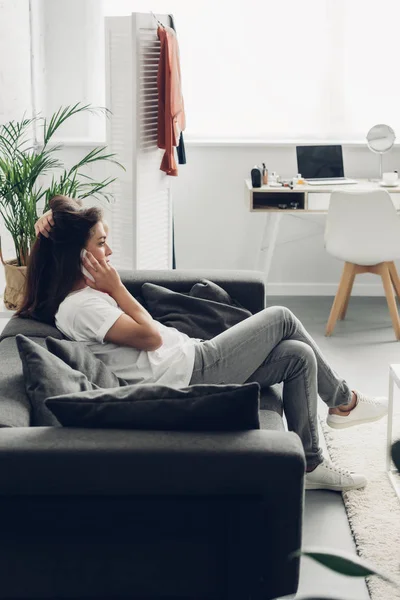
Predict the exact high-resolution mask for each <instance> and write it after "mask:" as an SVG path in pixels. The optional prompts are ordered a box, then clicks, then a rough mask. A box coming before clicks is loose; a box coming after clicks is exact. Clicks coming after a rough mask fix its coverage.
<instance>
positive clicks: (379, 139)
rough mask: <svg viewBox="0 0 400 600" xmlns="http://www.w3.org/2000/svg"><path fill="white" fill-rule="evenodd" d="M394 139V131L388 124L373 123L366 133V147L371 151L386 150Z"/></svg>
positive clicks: (390, 146)
mask: <svg viewBox="0 0 400 600" xmlns="http://www.w3.org/2000/svg"><path fill="white" fill-rule="evenodd" d="M395 139H396V136H395V134H394V131H393V129H392V128H391V127H389V125H374V126H373V127H372V128H371V129H370V130H369V131H368V133H367V142H368V147H369V149H370V150H372V152H379V153H381V152H387V151H388V150H390V148H392V146H393V144H394V141H395Z"/></svg>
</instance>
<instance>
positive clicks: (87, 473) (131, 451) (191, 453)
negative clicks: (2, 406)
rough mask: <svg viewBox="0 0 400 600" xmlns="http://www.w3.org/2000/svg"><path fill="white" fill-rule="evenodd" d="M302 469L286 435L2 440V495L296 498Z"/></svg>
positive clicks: (83, 435) (36, 435)
mask: <svg viewBox="0 0 400 600" xmlns="http://www.w3.org/2000/svg"><path fill="white" fill-rule="evenodd" d="M304 469H305V459H304V451H303V447H302V444H301V441H300V438H299V437H298V436H297V435H296V434H295V433H291V432H286V431H285V432H282V431H270V430H268V431H266V430H251V431H240V432H183V431H182V432H181V431H135V430H116V429H81V428H69V427H66V428H63V427H16V428H10V429H3V430H2V433H1V436H0V475H1V481H2V484H1V491H0V494H1V495H10V494H17V495H22V494H28V495H31V494H33V495H36V494H50V495H52V494H55V495H58V494H64V495H65V494H67V495H74V494H83V495H91V494H99V495H102V494H110V493H111V494H113V495H125V494H133V495H138V494H139V495H143V494H156V495H164V494H166V495H169V494H183V495H186V494H188V495H192V494H199V495H204V494H206V495H207V494H211V495H218V494H239V495H242V494H245V495H247V494H258V495H261V496H263V495H265V494H268V493H271V490H280V491H279V494H280V495H281V494H282V493H283V492H282V490H286V491H285V493H294V492H296V490H297V493H298V490H299V489H301V488H302V485H303V476H304ZM274 493H275V492H274Z"/></svg>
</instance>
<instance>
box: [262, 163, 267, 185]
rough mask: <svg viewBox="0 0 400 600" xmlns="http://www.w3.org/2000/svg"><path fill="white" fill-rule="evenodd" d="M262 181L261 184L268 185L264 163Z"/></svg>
mask: <svg viewBox="0 0 400 600" xmlns="http://www.w3.org/2000/svg"><path fill="white" fill-rule="evenodd" d="M262 182H263V185H268V169H267V167H266V166H265V163H263V170H262Z"/></svg>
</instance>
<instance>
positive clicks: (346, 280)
mask: <svg viewBox="0 0 400 600" xmlns="http://www.w3.org/2000/svg"><path fill="white" fill-rule="evenodd" d="M354 272H355V266H354V265H353V264H352V263H348V262H346V263H345V264H344V267H343V272H342V277H341V278H340V283H339V287H338V291H337V292H336V296H335V299H334V301H333V304H332V308H331V312H330V315H329V319H328V323H327V325H326V329H325V335H327V336H329V335H332V332H333V330H334V329H335V325H336V321H337V319H338V317H339V315H340V313H341V311H342V309H343V307H344V304H345V302H346V297H347V296H346V295H347V291H348V289H349V287H350V281H351V278H352V276H353V273H354Z"/></svg>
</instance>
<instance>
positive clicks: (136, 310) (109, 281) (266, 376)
mask: <svg viewBox="0 0 400 600" xmlns="http://www.w3.org/2000/svg"><path fill="white" fill-rule="evenodd" d="M50 206H51V211H49V212H48V213H46V214H45V215H43V217H41V218H40V219H39V220H38V222H37V224H36V233H37V236H38V238H37V240H36V242H35V244H34V247H33V249H32V253H31V259H30V264H29V268H28V274H27V290H26V297H25V302H24V304H23V306H22V308H21V309H20V310H19V315H20V316H22V317H34V318H37V319H39V320H42V321H46V322H48V323H53V324H55V325H56V326H57V327H58V329H59V330H60V331H61V332H62V333H64V335H66V336H67V337H68V338H70V339H71V340H76V341H83V342H86V343H87V344H88V346H89V347H90V349H91V350H92V351H93V352H94V354H95V355H96V356H98V358H100V359H101V360H103V361H104V362H105V363H106V364H107V365H108V366H109V367H110V368H111V369H112V370H113V371H114V372H115V373H116V374H117V375H118V376H120V377H123V378H124V379H126V380H127V381H128V382H129V383H140V382H158V383H160V384H165V385H170V386H174V387H184V386H187V385H190V384H199V383H213V384H223V383H244V382H247V381H258V382H259V383H260V385H261V386H270V385H273V384H275V383H278V382H283V407H284V412H285V416H286V420H287V423H288V427H289V429H290V430H292V431H295V432H296V433H297V434H298V435H299V437H300V439H301V440H302V443H303V446H304V451H305V456H306V461H307V473H306V483H305V485H306V489H331V490H337V491H343V490H349V489H354V488H360V487H363V486H364V485H365V484H366V479H365V477H364V476H363V475H360V474H355V473H350V472H348V471H345V470H343V469H341V468H339V467H337V466H335V465H333V464H332V463H331V462H330V461H329V460H327V459H325V458H323V456H322V452H321V449H320V446H319V441H318V421H317V401H318V394H319V395H320V397H321V398H322V400H323V401H324V402H325V403H326V404H327V405H328V407H329V414H328V417H327V423H328V424H329V425H330V426H331V427H335V428H344V427H351V426H353V425H360V424H362V423H366V422H370V421H375V420H378V419H380V418H382V417H383V416H384V415H385V414H386V413H387V402H386V400H385V399H383V398H382V399H379V398H369V397H367V396H365V395H363V394H361V393H360V392H358V391H355V390H351V389H350V388H349V386H348V384H347V383H346V382H345V381H344V379H342V378H341V377H339V376H338V375H337V374H336V373H335V372H334V371H333V370H332V369H331V367H330V366H329V364H328V363H327V362H326V360H325V359H324V357H323V356H322V354H321V352H320V350H319V348H318V346H317V345H316V343H315V342H314V340H313V339H312V338H311V336H310V335H309V334H308V333H307V331H306V330H305V328H304V327H303V325H302V324H301V322H300V321H299V320H298V319H297V318H296V317H295V316H294V315H293V313H291V312H290V310H288V309H287V308H285V307H283V306H273V307H270V308H266V309H264V310H262V311H261V312H259V313H257V314H255V315H253V316H251V317H249V318H248V319H245V320H244V321H242V322H241V323H238V324H237V325H235V326H233V327H231V328H230V329H228V330H227V331H224V332H223V333H221V334H220V335H218V336H216V337H215V338H213V339H212V340H209V341H204V342H202V341H200V340H197V339H194V338H190V337H188V336H187V335H185V334H183V333H181V332H179V331H177V330H176V329H174V328H173V327H166V326H164V325H162V324H160V323H158V322H157V321H155V320H154V319H152V317H151V316H150V314H149V313H148V312H147V311H146V310H145V309H144V308H143V307H142V306H141V304H139V303H138V302H137V301H136V300H135V298H133V297H132V296H131V294H130V293H129V292H128V290H127V289H126V288H125V286H124V285H123V284H122V282H121V279H120V277H119V275H118V273H117V271H116V270H115V268H114V267H113V266H112V264H111V263H110V256H111V254H112V251H111V248H110V246H109V244H108V242H107V236H108V228H107V224H106V223H105V222H104V219H103V217H102V213H101V211H100V210H99V209H98V208H82V207H81V206H80V204H79V203H78V202H77V201H76V200H72V199H70V198H66V197H63V196H56V197H55V198H53V199H52V201H51V204H50ZM83 249H85V250H86V251H87V254H86V257H85V258H83V264H84V266H85V268H86V269H87V272H88V273H89V274H90V275H91V276H92V277H93V280H94V281H91V280H90V279H89V278H88V277H87V276H85V275H83V273H82V270H81V251H82V250H83Z"/></svg>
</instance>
